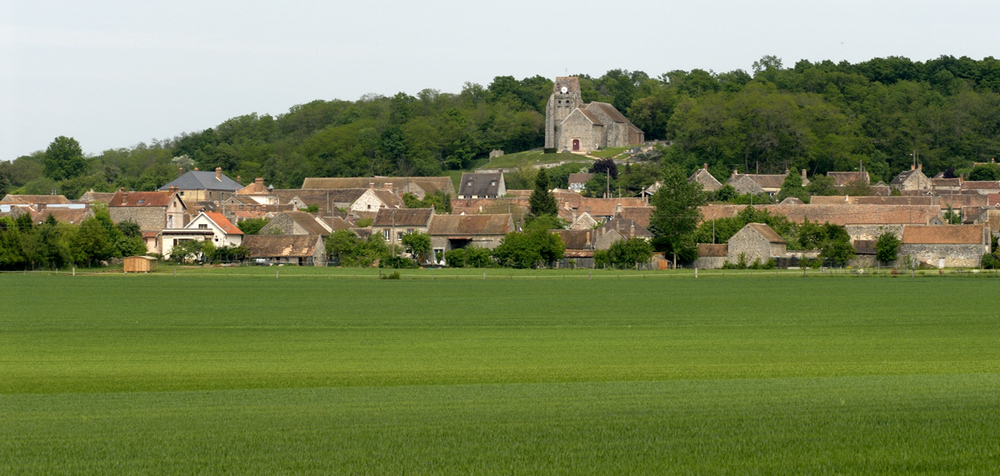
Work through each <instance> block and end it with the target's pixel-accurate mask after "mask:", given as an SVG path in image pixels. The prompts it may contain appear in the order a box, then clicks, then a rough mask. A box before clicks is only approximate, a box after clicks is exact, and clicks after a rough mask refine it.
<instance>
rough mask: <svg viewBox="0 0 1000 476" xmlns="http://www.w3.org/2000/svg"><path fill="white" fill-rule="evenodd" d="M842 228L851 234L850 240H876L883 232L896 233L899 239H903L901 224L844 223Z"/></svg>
mask: <svg viewBox="0 0 1000 476" xmlns="http://www.w3.org/2000/svg"><path fill="white" fill-rule="evenodd" d="M844 229H845V230H847V234H849V235H851V241H857V240H877V239H878V237H879V236H880V235H881V234H882V233H885V232H889V233H892V234H894V235H896V238H899V239H900V240H902V239H903V225H845V226H844Z"/></svg>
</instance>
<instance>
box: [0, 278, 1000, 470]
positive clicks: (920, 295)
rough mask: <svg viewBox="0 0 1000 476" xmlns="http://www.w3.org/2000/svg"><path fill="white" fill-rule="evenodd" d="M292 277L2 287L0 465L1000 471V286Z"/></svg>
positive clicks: (896, 281)
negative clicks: (999, 294) (999, 302)
mask: <svg viewBox="0 0 1000 476" xmlns="http://www.w3.org/2000/svg"><path fill="white" fill-rule="evenodd" d="M277 271H278V270H277V269H275V268H267V269H264V268H241V269H234V270H228V269H222V270H220V269H214V270H213V269H208V270H202V269H198V268H178V276H177V277H174V276H173V269H170V268H167V269H161V271H160V272H159V273H157V274H154V275H150V276H122V275H105V276H75V277H73V276H69V275H67V274H66V273H61V274H60V275H59V276H49V275H30V274H29V275H20V274H4V275H0V308H2V312H0V474H39V473H41V474H51V473H57V474H119V473H154V474H192V473H199V474H214V473H235V474H245V473H255V474H289V473H293V474H297V473H321V474H403V473H407V474H427V473H434V474H440V473H446V474H470V473H475V474H483V473H490V474H493V473H501V474H664V473H686V474H691V473H696V474H715V473H729V474H817V473H823V474H828V473H838V474H844V473H846V474H871V473H890V474H891V473H898V474H904V473H905V474H910V473H934V474H942V473H945V474H991V473H995V472H996V468H998V467H1000V345H998V344H1000V311H998V310H997V308H996V305H995V304H994V302H993V300H992V299H991V296H992V292H993V291H994V290H995V289H996V288H997V286H998V284H1000V280H998V279H996V278H992V277H985V276H977V277H972V276H969V277H960V276H946V277H938V276H934V275H930V276H926V277H916V278H904V277H899V278H890V277H881V278H871V277H847V276H844V277H810V278H805V279H803V278H802V277H801V275H784V276H780V277H776V276H774V275H771V274H766V273H758V274H756V275H753V276H751V275H750V274H749V273H742V274H739V273H737V274H733V273H730V274H728V275H725V277H723V275H722V274H721V273H720V274H703V275H702V278H701V279H697V280H695V279H693V277H691V276H690V275H682V274H679V273H675V274H663V273H647V274H636V273H634V272H633V273H623V274H620V275H617V274H614V273H595V274H594V279H590V273H589V272H587V271H582V272H581V271H578V272H548V273H544V272H542V273H536V274H532V273H529V272H521V273H513V272H511V273H509V274H508V271H507V270H490V271H489V272H488V273H491V274H489V276H488V279H486V280H483V279H481V271H478V270H466V271H453V270H447V272H445V270H437V271H435V270H422V271H404V272H403V273H404V278H407V277H409V278H420V279H403V280H398V281H391V280H377V279H372V277H373V276H374V275H373V273H377V271H373V270H360V271H352V270H325V269H318V270H317V269H296V268H282V269H281V270H280V273H281V275H280V278H278V279H276V278H275V273H276V272H277ZM438 271H441V272H438ZM356 275H357V277H355V276H356ZM619 276H621V277H619ZM432 277H433V278H434V279H429V278H432ZM505 277H506V279H505Z"/></svg>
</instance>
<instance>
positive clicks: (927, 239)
mask: <svg viewBox="0 0 1000 476" xmlns="http://www.w3.org/2000/svg"><path fill="white" fill-rule="evenodd" d="M982 242H983V227H982V225H906V226H904V227H903V244H921V245H942V244H950V245H958V244H981V243H982Z"/></svg>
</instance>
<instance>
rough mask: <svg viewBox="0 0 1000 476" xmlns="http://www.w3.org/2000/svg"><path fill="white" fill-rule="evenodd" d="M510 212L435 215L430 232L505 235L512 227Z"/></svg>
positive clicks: (439, 233) (433, 233) (437, 233)
mask: <svg viewBox="0 0 1000 476" xmlns="http://www.w3.org/2000/svg"><path fill="white" fill-rule="evenodd" d="M510 222H511V216H510V214H508V213H502V214H496V215H434V219H433V220H431V226H430V228H429V230H428V231H429V233H430V234H431V235H437V236H447V235H504V234H507V233H509V232H511V231H513V230H511V229H510Z"/></svg>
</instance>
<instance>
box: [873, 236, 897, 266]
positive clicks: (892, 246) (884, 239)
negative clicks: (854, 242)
mask: <svg viewBox="0 0 1000 476" xmlns="http://www.w3.org/2000/svg"><path fill="white" fill-rule="evenodd" d="M900 243H901V242H900V241H899V238H897V237H896V234H895V233H892V232H889V231H887V232H885V233H882V234H881V235H879V236H878V240H877V241H876V242H875V257H876V259H878V260H879V261H881V262H883V263H889V262H892V261H896V258H898V257H899V245H900Z"/></svg>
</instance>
